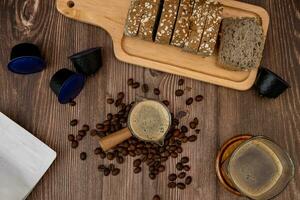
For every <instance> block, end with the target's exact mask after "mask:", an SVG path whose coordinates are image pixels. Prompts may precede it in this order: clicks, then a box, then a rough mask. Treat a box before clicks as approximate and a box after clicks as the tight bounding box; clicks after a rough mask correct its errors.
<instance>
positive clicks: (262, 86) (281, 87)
mask: <svg viewBox="0 0 300 200" xmlns="http://www.w3.org/2000/svg"><path fill="white" fill-rule="evenodd" d="M255 87H256V90H257V91H258V93H259V95H261V96H264V97H268V98H277V97H278V96H279V95H281V94H282V93H283V92H284V91H285V90H286V89H287V88H289V87H290V86H289V84H288V83H287V82H286V81H285V80H283V79H282V78H281V77H279V76H278V75H277V74H275V73H274V72H272V71H270V70H269V69H266V68H263V67H261V68H260V69H259V72H258V76H257V79H256V82H255Z"/></svg>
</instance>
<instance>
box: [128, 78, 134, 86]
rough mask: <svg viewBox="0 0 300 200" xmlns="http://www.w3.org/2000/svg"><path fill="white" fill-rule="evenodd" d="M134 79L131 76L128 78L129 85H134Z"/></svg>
mask: <svg viewBox="0 0 300 200" xmlns="http://www.w3.org/2000/svg"><path fill="white" fill-rule="evenodd" d="M133 82H134V81H133V79H132V78H130V79H128V81H127V84H128V85H129V86H132V85H133Z"/></svg>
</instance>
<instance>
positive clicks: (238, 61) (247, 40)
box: [218, 17, 265, 70]
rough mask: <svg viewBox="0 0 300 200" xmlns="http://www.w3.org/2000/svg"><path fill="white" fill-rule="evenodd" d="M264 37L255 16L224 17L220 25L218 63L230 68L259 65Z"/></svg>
mask: <svg viewBox="0 0 300 200" xmlns="http://www.w3.org/2000/svg"><path fill="white" fill-rule="evenodd" d="M264 42H265V38H264V35H263V28H262V26H261V24H260V22H259V21H258V20H257V19H256V18H249V17H244V18H225V19H223V21H222V25H221V43H220V49H219V55H218V63H219V64H220V65H222V66H224V67H225V68H228V69H231V70H250V69H253V68H256V67H258V66H259V65H260V62H261V59H262V54H263V49H264Z"/></svg>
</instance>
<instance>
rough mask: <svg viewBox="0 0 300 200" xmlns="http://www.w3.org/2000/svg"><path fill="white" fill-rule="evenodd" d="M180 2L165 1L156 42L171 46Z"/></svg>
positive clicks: (174, 0) (176, 0) (175, 0)
mask: <svg viewBox="0 0 300 200" xmlns="http://www.w3.org/2000/svg"><path fill="white" fill-rule="evenodd" d="M179 3H180V0H165V1H164V4H163V9H162V13H161V17H160V21H159V24H158V29H157V33H156V38H155V42H157V43H160V44H170V41H171V38H172V35H173V30H174V26H175V22H176V18H177V12H178V7H179Z"/></svg>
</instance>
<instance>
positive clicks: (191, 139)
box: [188, 135, 197, 142]
mask: <svg viewBox="0 0 300 200" xmlns="http://www.w3.org/2000/svg"><path fill="white" fill-rule="evenodd" d="M188 140H189V142H195V141H196V140H197V135H191V136H189V137H188Z"/></svg>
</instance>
